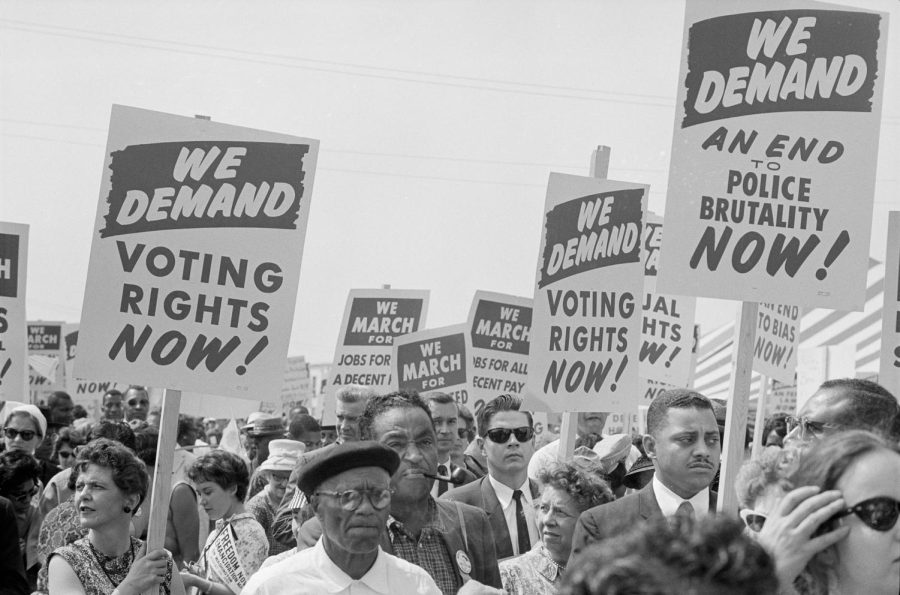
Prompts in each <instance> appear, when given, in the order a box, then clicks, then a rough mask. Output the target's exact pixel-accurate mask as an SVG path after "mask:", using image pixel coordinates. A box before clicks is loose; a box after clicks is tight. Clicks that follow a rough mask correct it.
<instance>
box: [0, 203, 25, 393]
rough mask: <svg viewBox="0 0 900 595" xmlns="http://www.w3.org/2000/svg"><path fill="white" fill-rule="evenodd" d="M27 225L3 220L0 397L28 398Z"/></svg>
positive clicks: (0, 245)
mask: <svg viewBox="0 0 900 595" xmlns="http://www.w3.org/2000/svg"><path fill="white" fill-rule="evenodd" d="M27 268H28V226H27V225H22V224H20V223H7V222H5V221H0V401H19V402H23V403H24V402H26V401H27V400H28V398H27V397H26V395H27V394H28V328H27V326H26V320H25V278H26V271H27Z"/></svg>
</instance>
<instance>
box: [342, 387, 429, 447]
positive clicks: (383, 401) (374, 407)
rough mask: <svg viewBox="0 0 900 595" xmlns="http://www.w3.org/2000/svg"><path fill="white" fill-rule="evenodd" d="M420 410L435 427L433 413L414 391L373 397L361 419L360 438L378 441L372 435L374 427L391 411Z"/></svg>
mask: <svg viewBox="0 0 900 595" xmlns="http://www.w3.org/2000/svg"><path fill="white" fill-rule="evenodd" d="M416 408H419V409H421V410H422V411H424V412H425V414H426V415H427V416H428V422H429V423H430V424H431V425H432V426H434V420H433V419H432V418H431V411H430V410H429V409H428V405H426V404H425V401H423V400H422V397H420V396H419V393H417V392H416V391H414V390H399V391H397V392H393V393H388V394H386V395H373V396H371V397H369V399H368V400H367V401H366V409H365V411H363V414H362V416H360V418H359V436H360V438H362V439H363V440H376V439H377V438H376V437H375V436H374V435H373V434H372V426H373V425H374V424H375V419H376V418H377V417H378V416H379V415H381V414H382V413H384V412H386V411H390V410H391V409H416Z"/></svg>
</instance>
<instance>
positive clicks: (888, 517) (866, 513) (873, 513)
mask: <svg viewBox="0 0 900 595" xmlns="http://www.w3.org/2000/svg"><path fill="white" fill-rule="evenodd" d="M851 514H855V515H856V516H858V517H859V520H861V521H862V522H864V523H865V524H866V525H868V526H869V527H871V528H872V529H875V530H876V531H882V532H883V531H890V530H891V529H893V528H894V525H896V524H897V517H900V501H898V500H894V499H893V498H888V497H884V496H883V497H880V498H871V499H869V500H863V501H862V502H860V503H859V504H857V505H856V506H852V507H850V508H847V509H845V510H842V511H840V512H839V513H837V514H836V515H834V516H833V517H832V520H833V519H839V518H841V517H845V516H850V515H851Z"/></svg>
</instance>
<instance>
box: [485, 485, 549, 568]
mask: <svg viewBox="0 0 900 595" xmlns="http://www.w3.org/2000/svg"><path fill="white" fill-rule="evenodd" d="M488 480H489V481H490V482H491V485H492V486H493V487H494V493H495V494H497V500H499V501H500V507H501V508H502V509H503V517H504V518H505V519H506V528H507V529H508V530H509V540H510V541H511V542H512V548H513V555H514V556H518V555H519V554H524V553H525V552H520V551H519V525H518V524H517V522H516V503H515V501H514V500H513V490H512V488H509V487H507V486H505V485H503V484H502V483H500V482H499V481H497V480H496V479H494V478H493V477H492V476H491V475H488ZM519 489H520V490H521V491H522V508H524V509H525V524H527V525H528V542H529V543H530V544H531V545H534V544H535V543H537V540H538V530H537V523H535V520H534V501H533V500H532V498H531V486H529V485H528V478H527V477H526V478H525V483H523V484H522V485H521V486H519Z"/></svg>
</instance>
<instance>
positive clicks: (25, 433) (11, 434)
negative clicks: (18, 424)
mask: <svg viewBox="0 0 900 595" xmlns="http://www.w3.org/2000/svg"><path fill="white" fill-rule="evenodd" d="M3 433H4V434H6V437H7V438H9V439H10V440H15V439H16V436H21V437H22V440H24V441H25V442H28V441H29V440H31V439H32V438H34V437H35V436H36V435H37V432H35V431H34V430H17V429H15V428H3Z"/></svg>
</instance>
